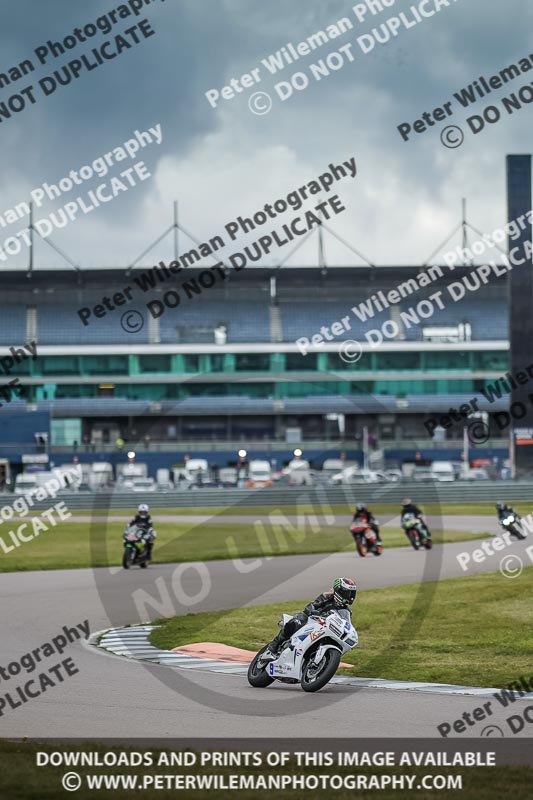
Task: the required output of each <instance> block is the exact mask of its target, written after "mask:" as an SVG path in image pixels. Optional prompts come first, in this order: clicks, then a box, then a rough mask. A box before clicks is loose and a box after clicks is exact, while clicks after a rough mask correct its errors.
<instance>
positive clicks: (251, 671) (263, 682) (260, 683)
mask: <svg viewBox="0 0 533 800" xmlns="http://www.w3.org/2000/svg"><path fill="white" fill-rule="evenodd" d="M267 647H268V645H265V646H264V647H263V648H261V650H260V651H259V652H258V653H257V655H256V656H255V657H254V659H253V661H252V663H251V664H250V666H249V667H248V683H249V684H250V686H253V687H254V688H255V689H265V688H266V687H267V686H270V684H271V683H274V678H272V677H271V676H270V675H269V674H268V672H266V667H267V666H268V664H265V666H264V667H262V668H261V669H258V668H257V662H258V661H259V658H260V657H261V656H262V654H263V653H264V652H265V650H266V649H267ZM268 663H270V662H268Z"/></svg>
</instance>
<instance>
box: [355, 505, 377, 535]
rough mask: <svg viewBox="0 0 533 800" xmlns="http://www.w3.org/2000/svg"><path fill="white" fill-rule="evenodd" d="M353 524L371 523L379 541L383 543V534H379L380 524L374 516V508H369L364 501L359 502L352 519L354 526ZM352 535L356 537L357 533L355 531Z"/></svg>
mask: <svg viewBox="0 0 533 800" xmlns="http://www.w3.org/2000/svg"><path fill="white" fill-rule="evenodd" d="M353 525H369V526H370V527H371V528H372V530H373V531H374V533H375V534H376V537H377V543H378V544H383V543H382V541H381V536H380V535H379V525H378V522H377V519H376V518H375V517H374V514H373V513H372V509H371V508H368V507H367V506H366V505H365V504H364V503H357V505H356V507H355V511H354V515H353V519H352V526H353ZM352 535H353V537H354V539H355V534H354V533H353V531H352Z"/></svg>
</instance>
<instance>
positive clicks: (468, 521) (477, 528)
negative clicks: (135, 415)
mask: <svg viewBox="0 0 533 800" xmlns="http://www.w3.org/2000/svg"><path fill="white" fill-rule="evenodd" d="M310 516H311V514H302V515H301V516H300V517H298V516H297V515H295V514H287V515H285V516H280V515H279V514H274V513H273V514H269V515H268V520H269V522H270V523H276V522H284V521H287V520H288V521H289V522H290V523H292V524H293V525H296V524H297V523H302V520H303V518H304V517H306V518H309V517H310ZM333 516H335V522H334V523H333V524H334V525H335V526H340V525H346V528H348V524H347V519H348V518H347V515H346V514H337V515H333ZM16 519H18V518H16ZM20 519H23V518H22V517H20ZM262 519H264V517H258V516H257V515H255V516H254V515H253V514H220V515H217V514H211V515H208V514H158V516H157V522H158V523H170V522H178V523H180V524H186V523H190V525H191V527H192V526H194V525H202V524H205V523H208V522H209V523H211V524H216V522H220V524H222V525H231V524H234V525H253V524H254V522H257V521H258V520H262ZM316 519H317V522H318V523H319V524H321V525H323V526H324V527H325V528H327V527H328V526H329V525H331V524H332V523H331V519H327V518H325V517H323V516H321V515H320V514H317V515H316ZM73 521H78V522H108V521H109V522H130V521H131V514H120V515H119V514H117V515H110V516H104V515H101V516H99V515H95V516H91V515H88V514H81V515H78V514H76V515H75V516H74V517H73ZM427 522H428V525H429V526H430V527H433V528H436V529H440V528H442V525H443V519H442V517H438V516H431V515H429V516H428V517H427ZM445 524H446V527H447V528H450V529H451V530H456V531H462V530H465V531H473V532H474V533H476V532H480V533H485V532H487V533H499V532H500V531H501V529H500V526H499V525H498V522H497V520H496V519H495V518H494V517H483V516H475V515H470V516H467V515H465V516H447V517H445ZM154 527H155V528H156V529H157V524H156V525H154ZM399 527H400V517H399V516H398V517H396V518H393V519H391V520H388V521H387V522H386V523H385V524H384V525H383V528H384V529H385V531H386V530H387V529H391V528H394V530H398V528H399Z"/></svg>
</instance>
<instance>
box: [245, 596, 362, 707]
mask: <svg viewBox="0 0 533 800" xmlns="http://www.w3.org/2000/svg"><path fill="white" fill-rule="evenodd" d="M290 619H292V617H291V615H290V614H284V615H283V618H282V619H281V620H280V621H279V623H278V624H279V626H280V628H281V627H283V626H284V625H285V624H286V623H287V622H288V621H289V620H290ZM358 641H359V637H358V635H357V631H356V630H355V628H354V626H353V625H352V619H351V614H350V612H349V611H348V610H347V609H337V610H336V611H330V612H329V613H328V614H327V615H324V616H320V617H310V618H309V620H308V622H307V624H306V625H304V626H303V627H301V628H299V629H298V630H297V631H296V633H295V634H294V635H293V636H292V638H291V639H289V640H288V641H287V642H285V643H284V645H283V648H282V650H281V652H280V653H279V655H278V656H277V657H276V658H275V659H273V658H272V654H271V653H270V652H269V651H268V645H267V646H265V647H263V648H262V649H261V650H260V651H259V652H258V653H257V655H256V656H255V658H254V660H253V661H252V663H251V664H250V666H249V668H248V682H249V683H250V685H251V686H255V687H258V688H264V687H266V686H270V684H271V683H273V682H274V681H281V682H282V683H300V685H301V687H302V689H303V690H304V692H318V690H319V689H322V687H323V686H325V685H326V683H328V682H329V681H330V680H331V679H332V677H333V676H334V675H335V673H336V671H337V668H338V666H339V663H340V660H341V656H342V655H343V653H348V652H349V651H350V650H353V648H354V647H357V643H358Z"/></svg>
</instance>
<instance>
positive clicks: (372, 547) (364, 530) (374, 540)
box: [350, 522, 383, 558]
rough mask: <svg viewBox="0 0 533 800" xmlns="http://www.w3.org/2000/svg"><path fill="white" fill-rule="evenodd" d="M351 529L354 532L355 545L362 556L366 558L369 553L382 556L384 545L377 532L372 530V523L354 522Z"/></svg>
mask: <svg viewBox="0 0 533 800" xmlns="http://www.w3.org/2000/svg"><path fill="white" fill-rule="evenodd" d="M350 531H351V532H352V534H353V538H354V539H355V546H356V547H357V552H358V553H359V555H360V556H361V558H364V557H365V556H366V554H367V553H374V555H375V556H380V555H381V554H382V552H383V545H382V544H381V543H379V542H378V537H377V535H376V532H375V531H374V530H372V528H371V527H370V525H366V524H362V525H361V524H359V523H357V522H354V523H353V525H352V527H351V528H350Z"/></svg>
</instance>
